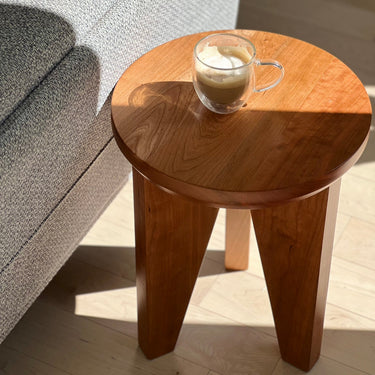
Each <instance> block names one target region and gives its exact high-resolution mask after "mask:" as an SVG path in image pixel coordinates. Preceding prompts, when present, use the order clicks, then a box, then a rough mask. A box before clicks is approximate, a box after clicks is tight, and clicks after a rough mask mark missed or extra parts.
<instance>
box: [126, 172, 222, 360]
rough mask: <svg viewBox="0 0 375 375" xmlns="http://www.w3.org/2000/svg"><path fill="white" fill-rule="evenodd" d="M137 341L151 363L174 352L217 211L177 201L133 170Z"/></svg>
mask: <svg viewBox="0 0 375 375" xmlns="http://www.w3.org/2000/svg"><path fill="white" fill-rule="evenodd" d="M133 183H134V216H135V232H136V271H137V278H136V279H137V280H136V283H137V299H138V341H139V345H140V347H141V349H142V350H143V352H144V354H145V355H146V357H147V358H150V359H152V358H156V357H158V356H160V355H163V354H166V353H168V352H170V351H172V350H173V349H174V347H175V345H176V341H177V338H178V335H179V332H180V329H181V326H182V322H183V319H184V316H185V312H186V309H187V306H188V303H189V300H190V296H191V293H192V291H193V288H194V284H195V281H196V279H197V276H198V272H199V269H200V266H201V263H202V259H203V256H204V254H205V251H206V248H207V244H208V241H209V238H210V235H211V232H212V228H213V226H214V223H215V219H216V216H217V212H218V209H216V208H211V207H208V206H204V205H201V204H199V203H196V202H192V201H188V200H186V199H183V198H181V197H179V196H177V195H172V194H170V193H168V192H166V191H164V190H162V189H161V188H159V187H158V186H156V185H154V184H153V183H151V182H150V181H148V180H147V179H145V178H144V177H143V176H142V175H141V174H139V173H138V172H137V171H136V170H135V169H134V168H133Z"/></svg>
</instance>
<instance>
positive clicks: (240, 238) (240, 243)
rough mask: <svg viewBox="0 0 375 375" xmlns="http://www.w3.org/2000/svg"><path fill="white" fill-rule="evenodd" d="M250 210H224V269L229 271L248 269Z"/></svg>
mask: <svg viewBox="0 0 375 375" xmlns="http://www.w3.org/2000/svg"><path fill="white" fill-rule="evenodd" d="M250 223H251V215H250V210H233V209H227V210H226V220H225V268H226V269H227V270H231V271H241V270H246V269H247V268H248V267H249V246H250Z"/></svg>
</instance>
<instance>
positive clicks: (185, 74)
mask: <svg viewBox="0 0 375 375" xmlns="http://www.w3.org/2000/svg"><path fill="white" fill-rule="evenodd" d="M228 32H231V33H235V34H240V35H242V36H244V37H246V38H248V39H250V40H251V41H252V42H253V44H254V45H255V47H256V49H257V57H258V58H260V59H267V58H272V59H276V60H278V61H279V62H281V63H282V64H283V66H284V68H285V76H284V78H283V80H282V81H281V83H280V84H279V85H278V86H276V87H275V88H273V89H271V90H268V91H266V92H263V93H254V94H252V95H251V96H250V99H249V101H248V103H247V105H246V106H245V107H243V108H241V109H240V110H239V111H238V112H236V113H233V114H229V115H220V114H216V113H213V112H210V111H209V110H208V109H206V108H205V107H204V106H203V104H201V103H200V101H199V99H198V97H197V95H196V93H195V91H194V88H193V84H192V74H191V67H192V54H193V48H194V46H195V44H196V43H197V42H198V41H199V40H200V39H201V38H203V37H204V36H206V35H208V34H210V33H199V34H194V35H189V36H186V37H182V38H179V39H176V40H173V41H171V42H168V43H166V44H163V45H161V46H159V47H157V48H155V49H153V50H152V51H150V52H148V53H146V54H145V55H143V56H142V57H141V58H140V59H138V60H137V61H136V62H135V63H134V64H132V65H131V66H130V67H129V68H128V69H127V70H126V71H125V72H124V74H123V75H122V77H121V78H120V80H119V82H118V83H117V85H116V88H115V90H114V93H113V97H112V122H113V131H114V134H115V138H116V140H117V143H118V145H119V147H120V148H121V150H122V152H123V153H124V155H125V156H126V158H127V159H128V160H129V161H130V162H131V163H132V165H133V166H134V168H136V169H137V170H138V171H139V172H140V173H141V174H142V175H143V176H145V177H146V178H148V179H149V180H151V181H152V182H154V183H155V184H157V185H159V186H161V187H163V188H165V189H167V190H169V191H171V192H174V193H177V194H181V195H184V196H186V197H189V198H192V199H195V200H199V201H201V202H205V203H207V204H209V205H213V206H218V207H235V208H241V207H244V208H245V207H247V208H260V207H266V206H271V205H275V204H281V203H284V202H288V201H291V200H294V199H300V198H303V197H307V196H309V195H312V194H314V193H316V192H318V191H320V190H322V189H324V188H325V187H327V186H329V185H330V184H331V183H333V182H334V181H335V180H337V179H338V178H340V177H341V176H342V175H343V174H344V173H345V172H346V171H347V170H348V169H349V168H350V167H351V166H352V165H353V164H354V163H355V162H356V161H357V160H358V158H359V156H360V155H361V153H362V152H363V150H364V147H365V145H366V142H367V138H368V134H369V131H370V122H371V104H370V101H369V98H368V95H367V93H366V91H365V89H364V87H363V85H362V83H361V82H360V81H359V79H358V78H357V76H356V75H355V74H354V73H353V72H352V71H351V70H350V69H349V68H348V67H347V66H346V65H345V64H344V63H343V62H341V61H340V60H338V59H337V58H335V57H334V56H332V55H331V54H329V53H328V52H326V51H324V50H322V49H320V48H318V47H316V46H313V45H311V44H309V43H306V42H303V41H301V40H298V39H294V38H290V37H287V36H283V35H279V34H273V33H267V32H260V31H251V30H233V31H228ZM255 69H256V70H255V73H256V77H257V85H260V84H261V83H262V81H264V82H269V81H270V80H272V73H273V69H272V67H256V68H255ZM275 70H276V69H275Z"/></svg>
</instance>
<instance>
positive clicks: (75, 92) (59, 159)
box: [0, 46, 112, 274]
mask: <svg viewBox="0 0 375 375" xmlns="http://www.w3.org/2000/svg"><path fill="white" fill-rule="evenodd" d="M98 87H99V66H98V60H97V58H96V56H95V54H94V53H93V52H92V51H90V49H88V48H87V47H83V46H81V47H74V48H73V49H72V50H71V51H70V52H69V53H68V55H67V56H66V57H65V58H64V59H63V60H62V61H61V62H60V63H59V64H58V66H57V67H56V68H55V69H53V71H52V72H51V73H50V74H49V75H48V77H46V78H45V79H44V80H43V81H42V82H41V83H40V84H39V85H38V87H36V88H35V89H34V90H33V91H32V92H31V93H30V95H28V97H27V98H26V99H25V100H24V101H23V102H22V104H21V105H20V106H18V107H17V108H16V110H15V111H13V112H12V113H11V114H10V115H9V116H8V117H7V118H6V120H5V121H4V122H3V123H2V124H1V126H0V186H1V194H0V223H1V225H0V239H1V240H0V274H1V272H2V271H3V270H4V269H5V268H6V267H7V266H8V265H9V264H10V263H11V262H12V260H13V259H14V257H16V256H17V255H18V254H19V253H20V252H21V251H22V249H23V247H24V246H25V245H26V244H27V242H28V241H29V239H30V238H32V236H33V235H34V234H35V233H36V232H37V231H38V230H39V227H40V226H41V225H42V224H43V222H44V221H45V220H46V218H47V217H48V216H49V215H50V213H51V212H52V211H53V210H54V208H55V207H56V206H57V205H58V204H59V202H60V201H61V200H62V199H63V198H64V196H65V195H66V194H67V192H68V191H69V190H70V189H71V188H72V186H74V184H75V183H76V181H77V180H78V179H79V177H80V176H81V175H82V174H83V173H84V171H85V170H86V169H87V167H88V166H89V165H90V163H92V161H93V160H94V159H95V157H96V156H97V155H98V153H99V151H100V150H101V149H102V148H103V147H104V146H105V145H106V144H107V143H108V141H109V139H110V138H111V134H112V132H111V126H110V116H109V111H107V112H108V115H107V118H106V120H105V121H104V120H103V121H100V122H98V121H93V120H94V118H95V117H96V104H97V95H98ZM20 223H21V224H20Z"/></svg>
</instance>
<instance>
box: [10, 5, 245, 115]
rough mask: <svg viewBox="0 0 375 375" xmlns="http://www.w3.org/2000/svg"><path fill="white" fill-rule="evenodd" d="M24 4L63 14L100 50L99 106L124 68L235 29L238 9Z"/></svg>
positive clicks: (81, 37)
mask: <svg viewBox="0 0 375 375" xmlns="http://www.w3.org/2000/svg"><path fill="white" fill-rule="evenodd" d="M8 2H10V1H9V0H8ZM16 3H20V2H19V1H16ZM21 3H22V4H24V5H27V6H30V7H31V6H33V7H38V9H46V10H48V11H49V12H54V13H56V14H57V15H59V16H60V17H63V18H64V19H65V20H66V22H68V23H69V24H70V25H71V27H72V28H73V30H74V34H75V38H76V40H77V44H78V45H86V46H88V47H89V48H90V49H92V50H93V51H94V52H95V53H96V55H97V56H98V58H99V60H100V66H101V81H100V87H99V99H98V109H100V108H101V106H102V105H103V103H104V101H105V100H106V98H107V96H108V94H109V93H110V92H111V90H112V89H113V87H114V85H115V84H116V82H117V81H118V79H119V78H120V76H121V74H122V73H123V71H124V70H125V68H126V67H128V66H129V65H130V64H131V63H132V62H134V61H135V60H136V59H137V58H138V57H140V56H141V55H142V54H144V53H146V52H147V51H149V50H150V49H152V48H154V47H156V46H158V45H159V44H162V43H165V42H167V41H169V40H171V39H174V38H177V37H180V36H183V35H187V34H192V33H196V32H199V31H205V30H217V29H231V28H233V27H234V26H235V22H236V17H237V8H238V1H237V0H205V1H204V3H202V1H201V0H189V1H180V0H171V1H165V0H142V1H141V0H137V1H129V0H114V1H110V0H107V1H96V0H85V1H74V0H61V1H50V0H24V1H22V2H21Z"/></svg>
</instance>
